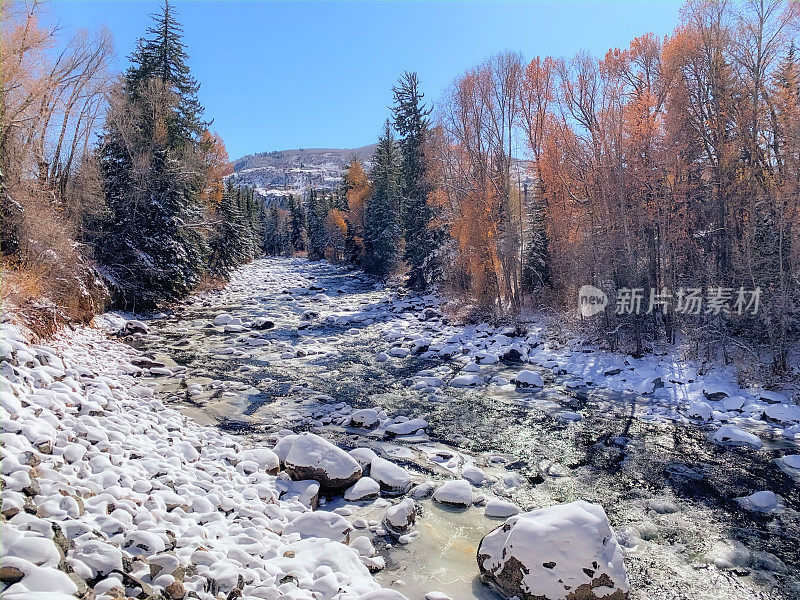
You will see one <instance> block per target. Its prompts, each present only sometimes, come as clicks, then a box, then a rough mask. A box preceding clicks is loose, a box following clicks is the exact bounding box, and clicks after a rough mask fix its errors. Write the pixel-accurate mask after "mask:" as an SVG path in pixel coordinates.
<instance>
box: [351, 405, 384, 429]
mask: <svg viewBox="0 0 800 600" xmlns="http://www.w3.org/2000/svg"><path fill="white" fill-rule="evenodd" d="M379 421H380V418H379V417H378V411H377V410H375V409H374V408H362V409H360V410H356V411H353V414H351V415H350V426H351V427H360V428H362V429H373V428H374V427H377V426H378V422H379Z"/></svg>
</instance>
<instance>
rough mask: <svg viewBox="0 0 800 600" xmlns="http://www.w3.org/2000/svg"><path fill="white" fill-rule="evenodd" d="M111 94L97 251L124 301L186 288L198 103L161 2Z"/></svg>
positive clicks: (194, 277) (197, 237)
mask: <svg viewBox="0 0 800 600" xmlns="http://www.w3.org/2000/svg"><path fill="white" fill-rule="evenodd" d="M153 18H154V20H155V21H156V25H155V26H154V27H151V28H150V29H149V30H148V33H149V34H150V35H151V36H152V37H151V38H148V39H142V40H140V42H139V45H138V48H137V51H136V53H134V56H133V57H132V60H133V61H134V66H133V67H131V69H129V70H128V73H127V75H126V78H125V81H124V85H123V86H122V87H121V89H118V90H117V91H116V93H115V95H114V96H113V97H112V101H111V106H110V108H109V111H108V114H107V117H106V121H105V124H104V127H103V131H102V134H101V138H100V148H99V156H100V160H101V168H102V173H103V179H104V189H105V196H106V204H107V207H108V218H107V220H106V222H105V223H104V225H103V227H102V229H101V231H100V232H99V235H98V238H97V240H95V241H96V246H97V256H98V259H99V260H100V262H101V263H102V264H103V265H104V267H105V269H104V270H105V273H106V275H107V276H108V279H109V281H110V283H111V285H112V287H113V288H114V289H115V291H116V300H117V302H118V303H119V304H121V305H123V306H125V307H126V308H132V309H139V308H149V307H153V306H154V305H155V304H156V303H157V302H158V301H159V300H174V299H176V298H179V297H181V296H183V295H185V294H186V293H188V292H189V291H190V290H191V289H192V288H193V287H194V286H195V285H196V284H197V283H198V281H199V276H200V274H201V272H202V271H203V269H204V268H205V263H204V258H205V255H206V251H207V248H206V245H205V240H204V237H203V235H202V229H201V227H202V221H203V208H202V206H201V204H200V202H199V198H200V194H201V192H202V189H203V185H204V177H203V171H204V168H202V166H201V165H199V164H198V161H199V159H198V155H199V154H200V153H198V152H196V149H197V146H198V143H199V134H200V133H201V132H202V131H203V130H204V125H205V124H204V123H203V122H202V121H201V120H200V114H201V113H202V107H200V105H199V103H198V102H197V98H196V91H197V85H196V83H195V82H194V80H193V79H192V78H191V76H190V75H189V73H188V68H187V67H186V64H185V59H186V54H185V51H184V46H183V44H182V42H181V40H180V27H179V26H178V24H177V22H176V21H175V20H174V14H173V11H172V8H171V6H170V5H169V4H168V3H165V5H164V9H163V14H161V15H156V16H154V17H153Z"/></svg>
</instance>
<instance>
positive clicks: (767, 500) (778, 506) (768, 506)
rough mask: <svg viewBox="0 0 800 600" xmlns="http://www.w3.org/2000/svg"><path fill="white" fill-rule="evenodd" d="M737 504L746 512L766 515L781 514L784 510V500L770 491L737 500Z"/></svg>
mask: <svg viewBox="0 0 800 600" xmlns="http://www.w3.org/2000/svg"><path fill="white" fill-rule="evenodd" d="M736 503H737V504H738V505H739V506H741V507H742V508H744V509H745V510H750V511H753V512H760V513H766V514H771V513H776V512H780V511H782V510H783V508H784V503H783V498H781V497H780V496H778V495H777V494H776V493H775V492H770V491H769V490H764V491H762V492H755V493H754V494H750V495H749V496H744V497H742V498H736Z"/></svg>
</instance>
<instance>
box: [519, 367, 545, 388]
mask: <svg viewBox="0 0 800 600" xmlns="http://www.w3.org/2000/svg"><path fill="white" fill-rule="evenodd" d="M512 381H513V382H514V383H516V384H517V386H519V387H544V380H543V379H542V376H541V375H539V373H537V372H536V371H528V370H526V369H523V370H522V371H520V372H519V373H517V375H516V377H514V379H512Z"/></svg>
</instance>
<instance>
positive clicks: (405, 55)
mask: <svg viewBox="0 0 800 600" xmlns="http://www.w3.org/2000/svg"><path fill="white" fill-rule="evenodd" d="M681 4H682V2H679V1H672V0H650V1H638V2H637V1H633V0H631V1H627V2H625V1H617V2H601V1H595V2H568V1H559V2H556V1H550V2H455V1H451V2H423V1H417V2H365V1H361V2H332V1H328V2H290V1H283V2H260V1H255V0H251V1H245V2H242V1H222V0H216V1H210V0H205V1H197V0H195V1H177V2H175V6H176V8H177V11H178V14H179V20H180V21H181V23H182V24H183V26H184V30H185V42H186V43H187V45H188V50H189V56H190V66H191V68H192V72H193V73H194V75H195V77H196V78H197V79H198V80H199V81H200V82H201V84H202V87H201V90H200V99H201V101H202V102H203V104H204V105H205V107H206V114H207V116H208V117H211V118H213V119H214V125H213V127H212V129H213V130H215V131H216V132H218V133H219V134H220V135H222V137H223V139H224V140H225V143H226V145H227V147H228V152H229V154H230V156H231V158H238V157H240V156H242V155H244V154H249V153H251V152H263V151H269V150H279V149H288V148H310V147H357V146H362V145H365V144H369V143H372V142H373V141H374V140H375V139H376V138H377V135H378V132H379V130H380V128H381V124H382V123H383V121H384V120H385V119H386V117H387V116H388V112H389V111H388V108H387V107H388V106H389V105H390V104H391V102H392V96H391V87H392V85H393V84H394V83H395V82H396V80H397V77H398V76H399V75H400V74H401V73H402V72H403V71H404V70H416V71H417V72H418V73H419V76H420V80H421V84H422V89H423V91H424V92H425V95H426V99H427V100H430V101H435V100H437V99H438V98H439V97H440V96H441V94H442V92H443V91H444V90H445V89H446V88H447V86H448V85H449V84H450V83H451V82H452V80H453V79H454V78H455V77H456V76H457V75H459V74H460V73H462V72H463V71H465V70H466V69H467V68H469V67H471V66H473V65H475V64H477V63H479V62H480V61H481V60H483V59H484V58H486V57H488V56H490V55H492V54H495V53H497V52H501V51H504V50H514V51H519V52H522V53H523V55H524V56H525V57H526V58H532V57H533V56H536V55H552V56H571V55H573V54H574V53H575V52H576V51H578V50H580V49H585V50H587V51H589V52H591V53H592V54H595V55H597V56H602V55H603V54H605V51H606V50H607V49H609V48H612V47H616V46H620V47H624V46H627V44H628V43H629V42H630V40H631V39H633V38H634V37H636V36H638V35H641V34H643V33H646V32H648V31H652V32H654V33H655V34H657V35H659V36H664V35H666V34H669V33H671V32H672V30H673V29H674V28H675V26H676V25H677V23H678V13H679V9H680V6H681ZM159 5H160V3H159V2H158V1H145V0H140V1H130V0H121V1H119V0H118V1H108V0H106V1H85V0H84V1H73V0H56V1H55V2H53V3H52V4H51V5H50V14H51V17H52V18H53V19H55V20H57V21H58V22H59V23H60V24H61V25H62V26H63V27H65V28H66V29H68V30H74V29H77V28H79V27H85V28H89V29H93V28H96V27H98V26H100V25H102V24H106V25H108V26H109V28H110V29H111V31H112V32H113V34H114V42H115V47H116V50H117V54H118V57H117V67H118V68H119V69H120V70H121V69H124V68H125V66H126V65H127V56H128V55H129V54H130V53H131V51H132V50H133V48H134V45H135V42H136V39H137V38H138V37H139V36H140V35H142V34H143V33H144V30H145V28H146V27H147V25H148V21H149V18H148V13H151V12H154V11H156V10H158V7H159Z"/></svg>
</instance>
